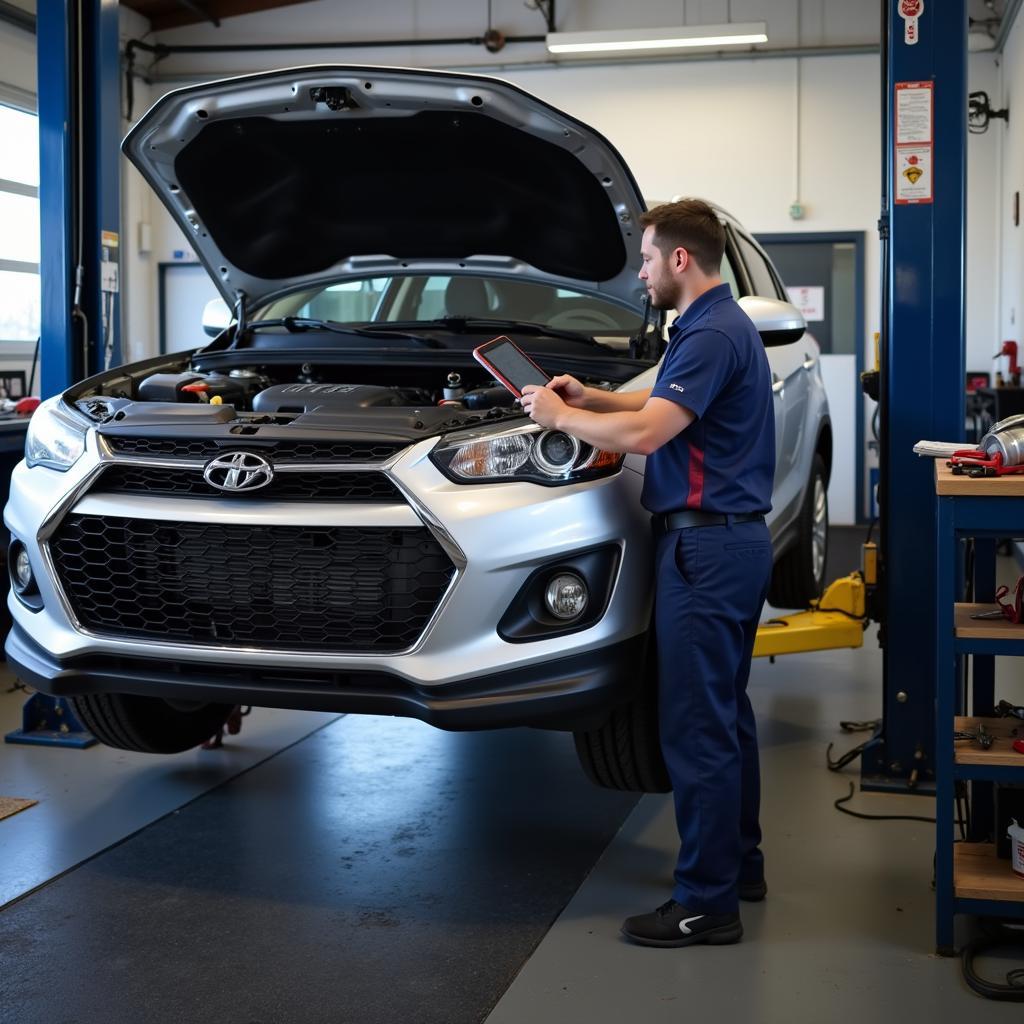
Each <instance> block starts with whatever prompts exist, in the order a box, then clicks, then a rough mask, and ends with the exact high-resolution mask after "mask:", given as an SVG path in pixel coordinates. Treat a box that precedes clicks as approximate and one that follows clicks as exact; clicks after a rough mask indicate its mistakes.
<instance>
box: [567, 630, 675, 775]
mask: <svg viewBox="0 0 1024 1024" xmlns="http://www.w3.org/2000/svg"><path fill="white" fill-rule="evenodd" d="M653 653H654V644H653V633H652V634H651V642H650V643H649V644H648V653H647V658H646V665H647V667H646V669H645V672H644V676H645V678H644V684H643V686H642V687H641V689H640V690H639V692H638V693H637V694H636V695H635V696H634V697H633V698H632V699H631V700H630V701H628V702H627V703H625V704H622V705H619V706H618V707H617V708H615V709H614V710H613V711H612V712H611V714H610V715H609V716H608V718H607V719H606V720H605V721H604V722H603V723H602V724H601V725H600V726H598V727H597V728H596V729H590V730H587V731H586V732H576V733H574V734H573V735H574V737H575V740H576V755H577V756H578V757H579V760H580V765H581V766H582V767H583V771H584V772H585V773H586V775H587V778H589V779H590V781H591V782H593V783H595V784H596V785H598V786H603V787H604V788H605V789H619V790H627V791H629V792H633V793H667V792H668V791H669V790H670V789H671V788H672V784H671V782H669V778H668V772H667V771H666V769H665V761H664V758H663V757H662V756H661V741H660V739H659V737H658V695H657V668H656V662H655V659H654V657H653Z"/></svg>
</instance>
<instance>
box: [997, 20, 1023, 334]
mask: <svg viewBox="0 0 1024 1024" xmlns="http://www.w3.org/2000/svg"><path fill="white" fill-rule="evenodd" d="M991 95H992V99H993V103H994V104H995V103H996V97H998V104H997V105H998V106H999V107H1007V106H1008V107H1009V108H1010V125H1009V128H1005V127H1004V126H1003V125H1002V124H1001V123H1000V122H995V123H994V124H993V126H992V127H991V128H990V129H989V132H988V134H989V135H995V136H997V138H998V141H999V144H1000V146H1001V148H1002V159H1001V161H1000V169H1001V176H1000V178H999V180H998V196H999V208H998V217H999V220H998V240H999V247H1000V260H999V267H1000V271H1001V273H1000V276H999V321H998V322H999V337H1000V339H1003V340H1005V339H1010V338H1012V339H1013V340H1015V341H1017V342H1018V343H1020V342H1022V341H1024V337H1022V327H1024V235H1022V234H1021V232H1022V231H1024V228H1021V227H1020V226H1019V225H1015V224H1014V223H1013V197H1014V193H1015V192H1018V191H1024V133H1022V132H1021V130H1020V121H1021V118H1022V117H1024V18H1021V17H1019V16H1018V18H1017V21H1016V23H1015V24H1014V27H1013V29H1012V30H1011V32H1010V37H1009V39H1008V40H1007V42H1006V47H1005V49H1004V51H1003V60H1002V65H1001V67H1000V88H999V90H998V91H993V92H992V93H991ZM992 351H993V352H995V351H996V350H995V349H993V350H992Z"/></svg>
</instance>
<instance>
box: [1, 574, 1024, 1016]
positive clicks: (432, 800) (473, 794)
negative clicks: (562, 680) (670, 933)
mask: <svg viewBox="0 0 1024 1024" xmlns="http://www.w3.org/2000/svg"><path fill="white" fill-rule="evenodd" d="M847 568H848V566H845V567H843V568H842V569H839V570H838V571H846V569H847ZM865 639H866V645H865V648H864V649H863V650H860V651H851V652H839V653H827V654H817V655H801V656H796V657H791V658H789V659H782V660H780V661H778V662H777V663H776V664H775V665H771V664H769V663H767V662H758V663H756V664H755V667H754V672H753V677H752V681H751V692H752V696H753V699H754V703H755V709H756V711H757V713H758V719H759V723H760V729H761V742H762V768H763V775H764V791H765V792H764V814H763V824H764V829H765V851H766V855H767V867H768V881H769V887H770V892H769V896H768V899H767V900H766V901H765V902H764V903H763V904H760V905H744V907H743V918H744V923H745V927H746V938H745V939H744V941H743V943H741V944H740V945H738V946H732V947H717V948H704V947H697V948H693V949H686V950H658V949H644V948H639V947H634V946H631V945H629V944H627V943H626V942H625V941H624V940H622V939H621V938H620V937H619V935H618V928H619V924H620V923H621V920H622V918H623V917H624V916H626V915H627V914H630V913H634V912H638V911H642V910H646V909H651V908H653V907H654V906H655V905H657V904H658V903H660V902H661V901H662V900H663V899H665V898H667V896H668V892H669V885H670V883H669V879H670V874H671V867H672V861H673V858H674V853H675V849H674V847H675V832H674V826H673V822H672V814H671V803H670V800H669V799H668V798H667V797H644V798H642V799H641V800H640V801H639V802H637V801H636V798H635V797H633V796H630V795H624V794H615V793H607V792H604V791H601V790H598V789H596V788H595V787H592V786H590V785H589V784H588V783H586V782H585V780H584V779H583V777H582V774H581V773H580V772H579V770H578V768H577V766H576V764H575V756H574V754H573V752H572V747H571V742H570V741H569V740H568V738H567V737H564V736H562V735H559V734H553V733H543V732H537V731H529V730H511V731H504V732H499V733H492V734H447V733H441V732H438V731H436V730H432V729H430V728H428V727H426V726H423V725H421V724H420V723H416V722H408V721H397V720H389V719H375V718H359V717H344V718H340V719H335V718H333V717H331V716H312V715H308V716H304V715H296V714H294V713H291V712H269V711H256V712H255V713H254V714H253V716H252V717H251V718H250V719H248V720H247V722H246V726H245V729H244V730H243V733H242V735H241V736H240V737H237V738H231V739H229V741H228V743H229V746H228V748H227V749H226V750H224V751H219V752H192V753H189V754H185V755H181V756H180V758H170V759H154V758H145V757H142V758H136V757H135V756H134V755H122V754H120V753H118V752H115V751H108V750H103V749H100V748H93V749H92V750H90V751H85V752H75V751H64V750H59V751H52V750H49V751H48V750H44V749H33V748H14V747H0V794H2V795H8V796H27V797H36V798H38V799H40V801H41V802H40V804H39V805H38V806H37V807H33V808H30V809H29V810H27V811H24V812H22V813H21V814H19V815H16V816H14V817H13V818H9V819H6V820H4V821H0V886H2V887H3V888H2V889H0V892H4V893H6V894H7V897H9V896H10V895H12V894H15V895H16V894H17V893H18V892H27V895H23V896H21V898H18V899H16V900H15V901H14V902H12V903H9V904H8V905H7V906H6V907H5V908H4V909H3V910H0V1022H3V1024H7V1022H8V1021H10V1022H11V1024H14V1022H17V1024H37V1022H38V1024H43V1022H46V1024H59V1022H69V1024H71V1022H73V1024H91V1022H93V1021H96V1022H99V1021H103V1022H104V1024H106V1022H110V1021H125V1022H131V1024H146V1022H150V1021H152V1022H160V1024H168V1022H177V1021H182V1022H189V1024H191V1022H194V1021H198V1020H204V1019H209V1020H218V1021H223V1022H226V1024H321V1022H323V1024H328V1022H330V1024H338V1022H346V1024H347V1022H352V1024H391V1022H397V1021H402V1022H413V1024H434V1022H437V1024H476V1022H480V1021H485V1020H486V1021H487V1024H524V1022H527V1021H529V1022H530V1024H548V1022H551V1024H554V1022H559V1024H561V1022H565V1021H569V1022H575V1021H588V1022H591V1024H593V1022H603V1021H608V1022H612V1021H615V1022H619V1021H624V1020H627V1021H631V1020H643V1021H645V1022H654V1024H657V1022H660V1021H665V1022H669V1021H671V1022H673V1024H675V1022H678V1021H680V1020H688V1019H698V1020H701V1019H703V1020H707V1019H712V1020H716V1021H727V1022H732V1021H737V1022H740V1021H742V1022H749V1021H754V1022H757V1024H774V1022H779V1024H783V1022H785V1024H802V1022H805V1021H806V1022H813V1024H819V1022H821V1021H826V1020H827V1021H829V1022H846V1021H849V1022H854V1021H856V1022H857V1024H861V1022H862V1021H863V1020H864V1019H866V1018H870V1019H872V1020H876V1021H881V1022H887V1021H893V1022H896V1021H901V1022H902V1021H905V1020H908V1019H924V1020H929V1021H932V1022H942V1021H950V1022H952V1021H954V1020H955V1021H959V1020H962V1019H964V1018H965V1017H966V1016H968V1015H970V1016H972V1017H973V1018H974V1019H980V1020H1007V1021H1008V1020H1010V1019H1013V1020H1015V1021H1019V1020H1020V1013H1021V1011H1020V1007H1019V1005H1014V1004H998V1003H992V1002H988V1001H986V1000H983V999H980V998H979V997H977V996H975V995H974V994H973V993H971V992H970V991H969V990H968V989H967V988H966V986H965V985H964V984H963V982H962V980H961V977H960V968H959V963H958V961H957V960H946V959H941V958H937V957H935V956H933V955H932V954H931V950H932V948H933V941H934V939H933V905H934V900H933V895H932V893H931V888H930V880H931V860H932V853H933V850H934V835H933V827H932V826H930V825H928V824H923V823H911V822H870V821H861V820H857V819H853V818H849V817H846V816H844V815H841V814H839V813H838V812H837V811H836V810H835V809H834V808H833V807H832V802H833V801H834V800H835V799H836V798H837V797H840V796H844V795H845V794H846V792H847V786H848V780H855V779H856V778H857V775H856V772H855V770H854V769H852V768H851V769H849V770H848V771H847V772H845V773H842V774H840V775H836V774H833V773H830V772H828V771H827V770H826V769H825V766H824V758H825V747H826V746H827V744H828V743H829V742H835V743H836V746H837V749H838V750H839V751H842V750H845V749H847V747H848V746H851V745H853V744H854V743H856V742H858V741H859V739H860V738H861V737H860V736H856V735H855V736H848V735H844V734H842V733H840V731H839V729H838V727H837V723H838V721H839V720H840V719H847V718H848V719H863V718H870V717H872V716H874V715H875V714H877V712H878V706H879V697H878V693H879V679H880V662H881V659H880V655H879V652H878V650H877V645H876V642H875V637H874V631H872V632H871V633H869V634H868V636H867V637H866V638H865ZM1008 660H1009V659H1008ZM1013 672H1014V667H1013V665H1012V664H1011V665H1004V664H1002V663H1000V664H999V681H998V683H997V692H998V693H999V694H1000V695H1007V696H1013V695H1014V694H1013V691H1014V689H1017V688H1019V681H1018V680H1017V679H1016V676H1014V675H1012V673H1013ZM4 688H5V686H4V685H3V684H2V683H0V691H2V690H3V689H4ZM20 703H21V696H20V695H17V694H7V695H2V694H0V720H3V721H2V725H3V726H9V725H10V719H11V718H12V717H14V716H15V714H16V711H17V709H19V708H20ZM33 787H34V788H33ZM853 806H854V807H855V808H857V809H860V810H864V811H869V812H875V813H909V814H917V815H931V814H932V813H933V808H934V801H932V800H931V799H929V798H924V797H903V796H900V797H893V796H881V795H875V794H858V795H857V796H856V797H855V798H854V801H853ZM82 860H84V863H80V862H81V861H82ZM75 865H77V866H75ZM61 872H63V874H61ZM55 876H57V877H55ZM48 879H54V880H53V881H48ZM37 886H38V888H36V887H37ZM0 902H2V900H0ZM1022 963H1024V955H1021V957H1020V959H1015V960H1010V959H1006V960H1001V961H999V960H990V961H983V962H982V967H983V968H984V969H985V972H986V973H987V975H988V976H990V977H992V978H993V979H997V980H1000V981H1001V980H1002V979H1003V977H1004V976H1005V973H1006V971H1007V970H1008V969H1010V968H1011V967H1017V966H1021V965H1022Z"/></svg>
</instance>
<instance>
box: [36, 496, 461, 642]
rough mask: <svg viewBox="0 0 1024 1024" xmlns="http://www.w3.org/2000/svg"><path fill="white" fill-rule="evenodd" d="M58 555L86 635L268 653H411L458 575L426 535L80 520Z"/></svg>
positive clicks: (67, 530)
mask: <svg viewBox="0 0 1024 1024" xmlns="http://www.w3.org/2000/svg"><path fill="white" fill-rule="evenodd" d="M50 547H51V553H52V556H53V561H54V565H55V567H56V571H57V575H58V577H59V579H60V581H61V584H62V585H63V587H64V591H65V593H66V594H67V596H68V600H69V601H70V603H71V605H72V608H73V609H74V611H75V614H76V616H77V617H78V619H79V621H80V622H81V623H82V625H83V626H85V627H86V628H87V629H90V630H92V631H94V632H97V633H106V634H114V635H117V636H123V637H139V638H145V639H148V640H156V641H173V642H181V643H197V644H204V645H222V646H239V647H259V648H263V649H269V650H292V651H310V650H316V651H326V652H339V653H341V652H345V653H386V652H391V651H401V650H404V649H406V648H408V647H410V646H412V645H413V644H414V643H415V642H416V640H417V639H418V638H419V636H420V635H421V634H422V633H423V630H424V629H425V628H426V625H427V623H428V621H429V620H430V617H431V615H432V614H433V612H434V610H435V609H436V608H437V606H438V603H439V602H440V600H441V598H442V596H443V595H444V593H445V591H446V589H447V587H448V585H449V583H450V581H451V579H452V576H453V574H454V572H455V567H454V565H453V564H452V562H451V560H450V559H449V558H448V556H447V555H446V554H445V553H444V551H443V549H442V548H441V547H440V545H439V544H438V543H437V542H436V541H435V540H434V538H433V537H432V536H431V535H430V533H429V532H428V531H427V530H425V529H423V528H390V527H328V526H251V525H247V524H235V523H176V522H163V521H156V520H144V519H122V518H110V517H99V516H83V515H72V516H69V517H68V518H67V519H66V520H65V521H64V522H63V523H62V524H61V526H60V529H59V530H58V531H57V533H56V534H55V535H54V537H53V538H52V539H51V541H50Z"/></svg>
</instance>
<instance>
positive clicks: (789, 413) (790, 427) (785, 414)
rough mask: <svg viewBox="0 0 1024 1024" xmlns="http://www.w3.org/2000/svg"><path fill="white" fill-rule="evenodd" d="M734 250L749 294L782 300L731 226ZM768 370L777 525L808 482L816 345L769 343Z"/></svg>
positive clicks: (771, 276) (751, 247)
mask: <svg viewBox="0 0 1024 1024" xmlns="http://www.w3.org/2000/svg"><path fill="white" fill-rule="evenodd" d="M730 233H731V235H732V237H733V240H734V244H735V247H736V250H737V253H738V255H739V257H740V259H741V261H742V264H743V269H744V274H745V278H746V292H745V294H747V295H759V296H761V297H763V298H767V299H785V301H787V302H788V301H789V300H788V299H787V298H786V296H785V294H783V292H782V288H781V285H780V284H779V283H778V275H776V274H775V273H774V272H773V270H772V268H771V264H770V263H769V262H768V258H767V257H766V256H765V254H764V253H763V251H762V250H761V248H760V246H758V245H757V243H756V242H754V241H753V239H751V238H750V237H749V236H748V235H746V234H744V233H743V232H742V231H739V230H737V229H736V228H734V227H732V228H731V230H730ZM767 352H768V364H769V365H770V366H771V370H772V392H773V394H774V402H775V488H774V492H773V502H772V504H773V511H774V513H775V515H774V516H773V518H774V519H775V520H776V521H778V522H779V523H780V524H782V523H786V522H789V521H790V519H791V518H792V517H793V516H795V515H796V514H797V511H798V509H799V504H800V498H801V495H802V492H803V489H804V487H805V486H806V483H807V481H806V480H803V479H801V473H800V467H801V465H802V460H801V458H800V453H801V451H802V450H803V445H804V444H805V443H807V442H806V439H805V438H804V433H805V431H806V423H807V403H808V396H809V380H810V374H809V373H808V370H810V369H813V367H814V357H813V352H814V346H808V345H807V344H806V342H805V341H804V340H803V339H802V338H801V339H800V340H798V341H795V342H793V343H792V344H789V345H772V346H771V347H770V348H768V349H767Z"/></svg>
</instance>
